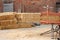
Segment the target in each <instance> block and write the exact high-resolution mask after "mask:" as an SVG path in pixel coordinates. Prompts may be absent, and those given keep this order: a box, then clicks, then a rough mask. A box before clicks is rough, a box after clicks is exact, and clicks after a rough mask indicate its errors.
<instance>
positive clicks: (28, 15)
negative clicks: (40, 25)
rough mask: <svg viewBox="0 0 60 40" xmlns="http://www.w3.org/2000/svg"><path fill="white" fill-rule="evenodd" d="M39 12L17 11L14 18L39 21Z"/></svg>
mask: <svg viewBox="0 0 60 40" xmlns="http://www.w3.org/2000/svg"><path fill="white" fill-rule="evenodd" d="M40 15H41V14H40V13H17V14H16V18H17V20H18V21H19V22H40Z"/></svg>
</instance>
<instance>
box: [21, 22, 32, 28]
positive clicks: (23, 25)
mask: <svg viewBox="0 0 60 40" xmlns="http://www.w3.org/2000/svg"><path fill="white" fill-rule="evenodd" d="M20 25H21V26H20V28H31V27H32V24H31V23H26V22H21V23H20Z"/></svg>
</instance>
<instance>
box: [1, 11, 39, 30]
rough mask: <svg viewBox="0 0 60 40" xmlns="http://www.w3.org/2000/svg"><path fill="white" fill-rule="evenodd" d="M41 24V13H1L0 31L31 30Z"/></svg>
mask: <svg viewBox="0 0 60 40" xmlns="http://www.w3.org/2000/svg"><path fill="white" fill-rule="evenodd" d="M33 23H40V13H38V14H37V13H35V14H34V13H13V12H5V13H0V29H14V28H31V27H33V26H34V24H33Z"/></svg>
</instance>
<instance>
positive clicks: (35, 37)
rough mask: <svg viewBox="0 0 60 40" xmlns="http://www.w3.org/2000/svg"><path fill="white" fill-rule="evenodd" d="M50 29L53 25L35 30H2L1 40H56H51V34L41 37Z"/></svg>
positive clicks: (0, 32) (42, 26)
mask: <svg viewBox="0 0 60 40" xmlns="http://www.w3.org/2000/svg"><path fill="white" fill-rule="evenodd" d="M50 28H51V25H41V26H37V27H33V28H19V29H9V30H0V40H55V39H51V35H50V34H49V35H48V34H46V35H43V36H41V35H40V34H41V33H43V32H45V31H48V30H50Z"/></svg>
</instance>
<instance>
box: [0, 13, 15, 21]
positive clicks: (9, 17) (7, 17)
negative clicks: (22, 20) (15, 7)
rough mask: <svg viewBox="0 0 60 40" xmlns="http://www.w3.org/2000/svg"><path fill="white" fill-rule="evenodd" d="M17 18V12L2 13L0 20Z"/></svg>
mask: <svg viewBox="0 0 60 40" xmlns="http://www.w3.org/2000/svg"><path fill="white" fill-rule="evenodd" d="M14 18H15V14H14V13H9V12H6V13H0V20H11V19H14Z"/></svg>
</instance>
